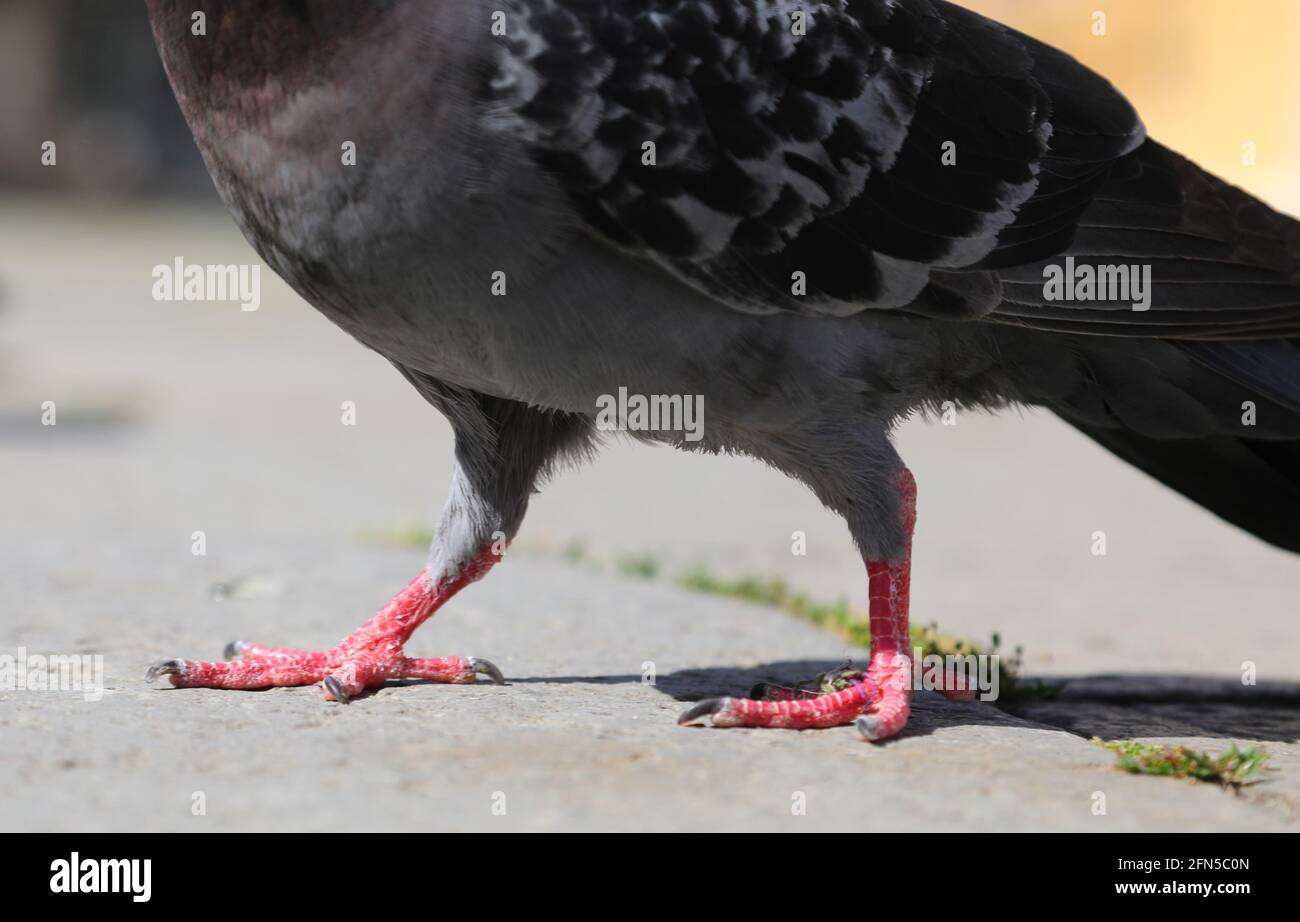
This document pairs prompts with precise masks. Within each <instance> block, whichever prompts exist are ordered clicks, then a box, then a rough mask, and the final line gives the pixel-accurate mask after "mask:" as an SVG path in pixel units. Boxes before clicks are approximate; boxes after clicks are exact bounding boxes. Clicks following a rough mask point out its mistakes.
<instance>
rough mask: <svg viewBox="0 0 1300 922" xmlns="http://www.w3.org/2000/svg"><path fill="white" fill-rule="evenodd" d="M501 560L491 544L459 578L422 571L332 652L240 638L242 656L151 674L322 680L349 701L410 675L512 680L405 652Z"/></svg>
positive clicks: (488, 668) (188, 683)
mask: <svg viewBox="0 0 1300 922" xmlns="http://www.w3.org/2000/svg"><path fill="white" fill-rule="evenodd" d="M496 561H497V557H496V556H495V555H494V554H492V553H491V551H490V550H487V549H485V550H483V551H482V552H480V553H479V554H478V555H477V556H476V557H474V558H473V559H472V560H471V561H470V562H469V563H467V564H465V565H464V566H463V567H461V569H460V571H459V572H458V573H457V574H456V575H455V576H451V577H447V578H445V579H442V580H440V581H439V582H438V584H437V585H434V583H433V581H432V580H430V578H429V576H428V574H427V573H426V572H425V571H424V570H421V571H420V572H419V574H418V575H417V576H416V577H415V579H413V580H411V582H410V583H409V584H408V585H407V586H406V588H405V589H403V590H402V591H401V592H399V593H398V594H397V595H396V596H394V597H393V599H392V600H391V601H390V602H389V603H388V604H387V605H385V606H384V607H383V608H382V609H380V610H379V612H378V613H377V614H376V615H375V616H374V617H373V618H371V619H370V620H369V621H367V622H366V623H365V624H363V625H362V626H361V627H359V628H358V629H357V630H356V631H354V632H353V633H352V634H350V635H349V636H348V637H346V638H345V639H344V640H343V641H342V643H340V644H339V645H338V646H336V647H334V648H333V649H331V650H324V651H319V652H316V651H310V650H292V649H288V648H284V647H265V646H262V645H260V644H250V643H243V642H236V643H233V644H231V645H229V646H228V647H227V648H226V653H227V655H230V656H241V657H243V658H242V659H240V660H238V661H236V662H226V663H204V662H196V661H193V660H179V659H177V660H165V661H163V662H161V663H157V664H155V665H154V666H153V667H151V668H150V669H149V672H148V674H147V675H146V679H147V680H148V681H150V682H152V681H153V680H154V679H156V678H158V677H159V676H162V675H165V676H167V677H168V680H169V681H170V682H171V684H172V685H174V686H175V687H177V688H243V689H247V688H269V687H271V686H279V685H312V684H314V683H316V682H320V683H322V684H323V685H324V686H325V697H326V699H332V700H335V701H341V702H343V703H344V704H346V703H347V702H348V701H349V700H350V699H351V698H352V697H354V696H356V695H358V694H360V693H361V692H362V691H364V690H366V689H368V688H374V687H376V686H379V685H383V684H384V683H385V682H386V681H388V680H389V679H400V678H404V677H410V678H423V679H431V680H433V681H436V682H456V683H464V682H472V681H473V680H474V677H475V676H476V675H479V674H482V675H487V676H489V677H490V678H491V679H492V680H493V681H495V682H497V683H498V684H501V683H503V682H504V681H505V680H504V679H503V678H502V677H501V672H500V670H498V669H497V668H496V667H495V666H493V665H492V664H491V663H489V662H487V661H486V660H479V659H474V658H473V657H463V656H456V657H447V658H444V659H411V658H409V657H407V656H406V655H405V654H404V653H403V652H402V647H403V646H404V645H405V643H406V641H407V640H409V639H410V637H411V634H413V633H414V632H415V629H416V628H418V627H419V626H420V625H421V624H423V623H424V622H425V621H426V620H427V619H428V618H429V617H430V616H431V615H432V614H433V613H434V612H436V611H437V610H438V609H439V608H440V607H441V606H442V604H443V603H444V602H446V601H447V600H448V599H449V598H451V597H452V596H453V595H455V594H456V593H457V592H459V591H460V590H461V589H462V588H464V587H465V586H467V585H468V584H470V583H472V582H473V581H474V580H476V579H478V578H479V577H481V576H482V575H483V574H484V573H486V572H487V571H488V569H490V568H491V566H492V565H493V564H494V563H496Z"/></svg>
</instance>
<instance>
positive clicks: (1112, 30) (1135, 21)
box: [961, 0, 1300, 214]
mask: <svg viewBox="0 0 1300 922" xmlns="http://www.w3.org/2000/svg"><path fill="white" fill-rule="evenodd" d="M961 5H962V6H966V7H968V8H969V9H972V10H975V11H977V12H979V13H983V14H984V15H985V16H989V17H991V18H993V19H996V20H998V21H1000V22H1003V23H1005V24H1007V25H1009V26H1012V27H1014V28H1016V29H1019V30H1020V31H1022V32H1026V33H1028V34H1030V35H1032V36H1034V37H1035V38H1038V39H1039V40H1041V41H1045V42H1047V43H1048V44H1050V45H1055V46H1056V47H1058V48H1061V49H1062V50H1064V51H1067V52H1069V53H1070V54H1072V55H1074V56H1075V57H1076V58H1078V59H1079V60H1080V61H1082V62H1083V63H1084V64H1086V65H1088V66H1089V67H1091V68H1092V69H1093V70H1095V71H1097V72H1098V73H1100V74H1102V75H1104V76H1105V77H1107V78H1108V79H1109V80H1110V81H1111V82H1112V83H1114V84H1115V85H1116V86H1117V87H1119V89H1120V90H1121V91H1122V92H1123V93H1124V94H1125V95H1126V96H1127V97H1128V98H1129V99H1130V100H1131V101H1132V102H1133V104H1134V105H1135V106H1136V107H1137V110H1138V112H1139V113H1140V114H1141V116H1142V119H1143V121H1144V122H1146V126H1147V131H1148V132H1149V133H1150V135H1151V136H1152V137H1153V138H1156V139H1157V140H1159V141H1160V142H1161V143H1162V144H1165V145H1167V146H1169V147H1172V148H1174V149H1175V150H1177V151H1179V152H1180V153H1182V154H1185V155H1186V156H1188V157H1190V158H1192V159H1193V160H1195V161H1196V162H1197V163H1199V164H1200V165H1201V166H1202V167H1204V168H1205V169H1207V170H1209V171H1211V172H1212V173H1215V174H1217V175H1219V176H1222V177H1223V178H1224V179H1226V180H1228V181H1229V182H1231V183H1233V184H1235V185H1238V186H1241V187H1242V188H1244V189H1247V190H1249V191H1251V192H1252V193H1254V194H1255V195H1258V196H1260V197H1262V198H1263V199H1264V200H1265V201H1267V202H1268V203H1269V204H1271V205H1273V206H1274V207H1275V208H1278V209H1280V210H1283V211H1287V212H1290V213H1292V214H1300V118H1298V117H1297V116H1300V0H1239V2H1237V3H1224V2H1222V0H1109V2H1100V0H963V2H962V4H961ZM1095 13H1103V14H1104V15H1105V30H1104V34H1101V35H1094V34H1093V32H1094V29H1093V23H1094V19H1093V17H1094V14H1095ZM1248 142H1253V143H1254V145H1255V148H1254V149H1255V154H1256V157H1255V160H1256V162H1255V164H1254V165H1253V166H1252V165H1248V164H1246V163H1243V152H1244V150H1245V148H1244V145H1246V144H1247V143H1248Z"/></svg>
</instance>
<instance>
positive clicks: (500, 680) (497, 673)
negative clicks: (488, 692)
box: [468, 656, 506, 685]
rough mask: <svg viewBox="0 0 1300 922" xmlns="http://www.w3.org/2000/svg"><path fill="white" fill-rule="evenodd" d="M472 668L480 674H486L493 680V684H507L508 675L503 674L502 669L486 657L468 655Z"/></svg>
mask: <svg viewBox="0 0 1300 922" xmlns="http://www.w3.org/2000/svg"><path fill="white" fill-rule="evenodd" d="M468 659H469V665H470V668H471V669H473V670H474V671H475V672H476V673H478V674H479V675H485V676H487V677H488V678H489V679H491V680H492V684H493V685H505V684H506V677H505V676H503V675H502V674H501V670H500V669H498V668H497V667H496V666H494V665H492V664H491V663H489V662H488V661H487V660H485V659H479V658H478V657H477V656H471V657H468Z"/></svg>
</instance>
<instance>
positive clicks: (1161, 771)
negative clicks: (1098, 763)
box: [1092, 736, 1268, 787]
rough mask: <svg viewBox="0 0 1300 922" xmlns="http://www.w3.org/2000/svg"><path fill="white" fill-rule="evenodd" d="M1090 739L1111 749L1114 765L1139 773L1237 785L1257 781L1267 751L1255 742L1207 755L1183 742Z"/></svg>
mask: <svg viewBox="0 0 1300 922" xmlns="http://www.w3.org/2000/svg"><path fill="white" fill-rule="evenodd" d="M1092 742H1093V743H1094V744H1095V745H1097V746H1100V747H1101V748H1102V749H1106V750H1108V751H1110V752H1113V753H1115V755H1116V757H1117V758H1116V762H1115V767H1116V768H1119V769H1121V770H1123V771H1126V772H1133V773H1134V774H1140V775H1168V776H1170V777H1173V778H1191V779H1195V780H1197V781H1217V782H1219V783H1220V784H1223V785H1229V786H1232V787H1239V786H1241V785H1243V784H1250V783H1251V782H1253V781H1258V780H1260V779H1259V776H1260V774H1261V773H1262V772H1263V768H1264V762H1265V761H1267V759H1268V753H1267V752H1265V751H1264V750H1263V749H1260V748H1259V747H1257V746H1247V747H1246V748H1245V749H1238V748H1237V744H1236V743H1233V744H1232V746H1231V747H1229V749H1228V751H1227V752H1223V753H1220V754H1219V755H1217V756H1211V755H1209V754H1208V753H1205V752H1199V751H1197V750H1193V749H1187V748H1185V747H1183V746H1157V745H1154V744H1152V743H1139V742H1137V741H1136V740H1111V741H1110V742H1106V741H1105V740H1102V739H1100V738H1098V737H1095V736H1094V737H1093V738H1092Z"/></svg>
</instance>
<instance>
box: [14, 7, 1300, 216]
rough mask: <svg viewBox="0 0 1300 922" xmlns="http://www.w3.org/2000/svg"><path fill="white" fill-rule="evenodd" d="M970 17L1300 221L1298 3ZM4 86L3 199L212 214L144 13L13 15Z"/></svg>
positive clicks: (1004, 10)
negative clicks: (51, 164)
mask: <svg viewBox="0 0 1300 922" xmlns="http://www.w3.org/2000/svg"><path fill="white" fill-rule="evenodd" d="M963 5H964V6H967V7H969V8H971V9H974V10H976V11H978V12H980V13H983V14H984V15H987V16H990V17H992V18H994V19H996V20H998V21H1000V22H1004V23H1006V24H1008V25H1010V26H1013V27H1015V28H1017V29H1020V30H1021V31H1024V32H1027V33H1029V34H1030V35H1033V36H1035V37H1037V38H1039V39H1041V40H1043V41H1045V42H1047V43H1048V44H1051V45H1055V46H1057V47H1059V48H1062V49H1064V50H1066V51H1067V52H1069V53H1071V54H1073V55H1074V56H1075V57H1076V58H1078V59H1079V60H1081V61H1082V62H1084V63H1085V64H1087V65H1088V66H1090V67H1092V68H1093V69H1094V70H1096V71H1098V72H1099V73H1101V74H1103V75H1104V76H1106V77H1108V78H1109V79H1110V80H1111V81H1112V82H1113V83H1114V84H1115V85H1116V86H1118V87H1119V88H1120V89H1121V90H1122V91H1123V92H1124V93H1125V94H1126V95H1127V96H1128V97H1129V98H1130V99H1131V100H1132V101H1133V103H1134V104H1135V105H1136V106H1137V109H1138V111H1139V112H1140V113H1141V115H1142V117H1143V119H1144V120H1145V122H1146V124H1147V127H1148V129H1149V130H1150V132H1151V135H1152V136H1153V137H1155V138H1157V139H1159V140H1160V141H1161V142H1163V143H1165V144H1167V145H1169V146H1170V147H1173V148H1175V149H1177V150H1179V151H1180V152H1182V153H1184V154H1186V155H1187V156H1189V157H1191V158H1192V159H1193V160H1195V161H1197V162H1198V163H1200V164H1201V165H1202V166H1203V167H1205V168H1206V169H1208V170H1210V171H1212V172H1214V173H1216V174H1218V175H1220V176H1222V177H1224V178H1225V179H1227V180H1229V181H1230V182H1233V183H1235V184H1237V185H1240V186H1242V187H1244V188H1246V189H1248V190H1250V191H1251V192H1253V193H1255V194H1256V195H1259V196H1261V197H1263V198H1264V199H1265V200H1267V201H1268V202H1269V203H1270V204H1272V205H1274V206H1275V207H1278V208H1281V209H1283V210H1286V211H1290V212H1292V213H1297V214H1300V119H1298V118H1297V117H1296V116H1297V115H1298V114H1300V54H1297V50H1300V0H1239V2H1237V3H1224V2H1222V0H963ZM1098 14H1100V15H1103V16H1104V17H1105V21H1104V29H1097V28H1095V17H1096V16H1097V15H1098ZM1098 32H1099V33H1101V34H1096V33H1098ZM0 86H3V87H4V88H5V91H4V92H0V126H2V127H3V128H4V130H3V131H0V194H3V193H4V192H5V191H12V190H48V191H61V192H66V193H71V194H74V195H77V194H81V195H87V196H91V197H108V198H124V197H134V196H139V195H182V196H186V195H188V196H191V197H199V198H203V199H204V200H208V201H210V200H211V186H210V184H209V183H208V181H207V178H206V176H205V175H204V171H203V167H202V164H201V163H200V162H199V159H198V157H197V155H196V153H195V151H194V149H193V144H192V142H191V141H190V139H189V133H188V131H187V129H186V128H185V125H184V123H183V122H182V121H181V119H180V117H179V114H178V113H177V111H176V105H175V102H174V100H173V99H172V97H171V91H170V88H169V87H168V86H167V82H166V79H165V77H164V76H163V73H162V68H161V67H160V65H159V63H158V59H157V54H156V52H155V51H154V48H153V42H152V38H151V36H150V34H149V29H148V24H147V22H146V19H145V10H144V4H143V2H141V0H0ZM44 138H54V139H58V140H59V146H60V150H61V154H62V153H63V152H66V154H67V156H66V157H61V160H60V164H59V169H58V170H49V169H45V168H43V167H42V166H41V164H40V162H39V148H38V146H37V141H39V140H40V139H44ZM1248 143H1251V144H1253V145H1254V151H1255V162H1254V163H1253V164H1249V163H1246V162H1243V153H1244V152H1245V148H1244V145H1246V144H1248Z"/></svg>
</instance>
